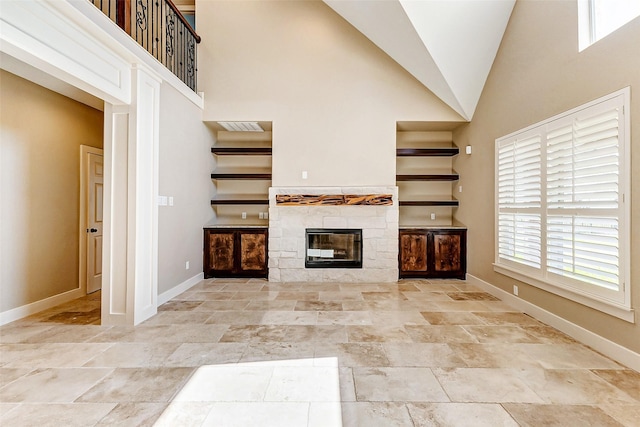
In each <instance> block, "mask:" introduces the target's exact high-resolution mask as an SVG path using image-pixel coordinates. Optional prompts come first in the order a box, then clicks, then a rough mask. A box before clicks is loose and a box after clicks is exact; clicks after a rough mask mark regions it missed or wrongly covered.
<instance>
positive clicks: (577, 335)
mask: <svg viewBox="0 0 640 427" xmlns="http://www.w3.org/2000/svg"><path fill="white" fill-rule="evenodd" d="M467 283H469V284H473V285H476V286H478V287H480V288H482V289H484V290H485V291H486V292H488V293H490V294H491V295H493V296H495V297H498V298H500V299H501V300H502V301H504V302H505V303H507V304H508V305H510V306H512V307H513V308H515V309H518V310H519V311H522V312H523V313H526V314H528V315H530V316H532V317H534V318H536V319H538V320H540V321H541V322H544V323H546V324H547V325H549V326H553V327H554V328H556V329H558V330H559V331H561V332H564V333H565V334H567V335H569V336H570V337H572V338H574V339H576V340H578V341H580V342H581V343H583V344H586V345H588V346H589V347H591V348H593V349H594V350H596V351H599V352H600V353H602V354H604V355H605V356H608V357H610V358H612V359H613V360H615V361H616V362H618V363H621V364H623V365H625V366H627V367H629V368H631V369H634V370H636V371H640V354H638V353H636V352H634V351H632V350H629V349H628V348H626V347H623V346H621V345H620V344H616V343H615V342H613V341H610V340H608V339H606V338H604V337H602V336H600V335H598V334H596V333H593V332H591V331H589V330H587V329H585V328H583V327H582V326H579V325H576V324H575V323H573V322H570V321H568V320H566V319H563V318H562V317H560V316H558V315H556V314H553V313H551V312H549V311H547V310H545V309H543V308H540V307H538V306H537V305H535V304H532V303H530V302H528V301H525V300H523V299H521V298H518V297H517V296H515V295H512V294H510V293H509V292H507V291H505V290H502V289H500V288H498V287H497V286H494V285H492V284H491V283H489V282H486V281H484V280H482V279H479V278H477V277H475V276H473V275H471V274H467Z"/></svg>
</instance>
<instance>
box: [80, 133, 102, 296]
mask: <svg viewBox="0 0 640 427" xmlns="http://www.w3.org/2000/svg"><path fill="white" fill-rule="evenodd" d="M89 154H99V155H101V156H103V158H104V150H103V149H102V148H96V147H92V146H90V145H81V146H80V207H79V213H80V214H79V219H80V221H79V228H78V231H79V236H80V237H79V242H80V243H79V251H78V257H79V258H78V260H79V262H78V278H79V285H78V287H79V288H80V290H81V291H82V293H83V295H87V209H86V205H87V190H88V188H89V167H88V166H89V165H88V162H89ZM103 207H104V204H103ZM103 232H104V231H103Z"/></svg>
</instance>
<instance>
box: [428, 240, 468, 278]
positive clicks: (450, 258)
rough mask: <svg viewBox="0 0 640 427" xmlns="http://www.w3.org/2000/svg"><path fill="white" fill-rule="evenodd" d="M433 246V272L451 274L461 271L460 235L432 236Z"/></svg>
mask: <svg viewBox="0 0 640 427" xmlns="http://www.w3.org/2000/svg"><path fill="white" fill-rule="evenodd" d="M433 246H434V248H433V250H434V259H435V265H434V270H435V271H438V272H453V271H459V270H461V269H462V260H461V255H462V253H461V246H460V235H457V234H434V236H433Z"/></svg>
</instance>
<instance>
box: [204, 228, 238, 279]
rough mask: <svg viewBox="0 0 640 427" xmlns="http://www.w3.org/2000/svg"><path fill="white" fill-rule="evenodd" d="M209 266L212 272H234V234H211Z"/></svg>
mask: <svg viewBox="0 0 640 427" xmlns="http://www.w3.org/2000/svg"><path fill="white" fill-rule="evenodd" d="M209 245H210V248H209V266H210V267H211V269H212V270H223V271H232V270H233V258H234V257H233V252H234V241H233V233H211V235H210V237H209Z"/></svg>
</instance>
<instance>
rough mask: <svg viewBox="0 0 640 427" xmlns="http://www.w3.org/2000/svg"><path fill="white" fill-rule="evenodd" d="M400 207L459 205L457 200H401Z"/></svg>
mask: <svg viewBox="0 0 640 427" xmlns="http://www.w3.org/2000/svg"><path fill="white" fill-rule="evenodd" d="M399 203H400V206H453V207H456V206H458V205H459V202H458V201H457V200H455V199H452V200H400V202H399Z"/></svg>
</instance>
